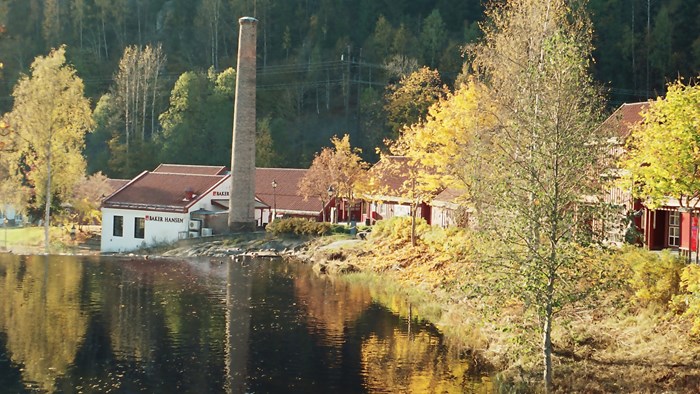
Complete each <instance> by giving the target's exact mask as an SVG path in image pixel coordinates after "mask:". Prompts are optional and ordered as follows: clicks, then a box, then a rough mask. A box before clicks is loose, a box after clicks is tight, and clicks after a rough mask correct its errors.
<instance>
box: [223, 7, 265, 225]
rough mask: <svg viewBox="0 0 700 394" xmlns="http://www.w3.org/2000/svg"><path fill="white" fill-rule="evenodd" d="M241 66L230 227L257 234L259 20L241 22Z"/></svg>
mask: <svg viewBox="0 0 700 394" xmlns="http://www.w3.org/2000/svg"><path fill="white" fill-rule="evenodd" d="M238 23H239V24H240V32H239V35H238V66H237V69H236V101H235V104H234V109H233V145H232V148H231V193H229V212H228V227H229V230H230V231H232V232H241V231H254V230H255V225H256V220H255V123H256V115H255V88H256V83H255V79H256V74H255V63H256V59H255V57H256V52H257V51H256V25H257V23H258V20H257V19H255V18H251V17H243V18H241V19H239V20H238Z"/></svg>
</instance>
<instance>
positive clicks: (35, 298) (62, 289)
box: [0, 254, 492, 393]
mask: <svg viewBox="0 0 700 394" xmlns="http://www.w3.org/2000/svg"><path fill="white" fill-rule="evenodd" d="M455 353H456V352H454V351H450V349H449V348H448V346H446V344H445V342H444V340H443V338H442V336H441V335H440V334H439V332H437V331H436V330H435V329H434V328H433V327H432V326H430V325H427V324H423V323H420V322H418V321H416V320H412V321H409V320H407V319H405V318H401V317H399V316H398V315H396V314H394V313H392V312H391V311H390V310H388V309H386V308H384V307H382V306H380V304H378V303H377V302H376V301H374V300H373V299H372V296H371V293H370V291H369V290H368V289H366V288H364V287H362V286H351V285H348V284H346V283H344V282H341V281H333V280H330V279H328V278H320V277H317V276H316V275H314V274H313V273H312V272H311V270H310V269H309V267H308V266H306V265H303V264H294V263H285V262H282V261H280V260H278V261H270V260H252V261H247V262H244V263H240V262H231V261H229V260H213V259H208V258H207V259H187V260H179V259H178V260H175V259H173V260H132V259H128V258H106V257H74V256H11V255H4V254H0V393H37V392H39V393H78V392H82V393H243V392H247V393H323V392H333V393H362V392H373V393H402V392H416V393H423V392H439V393H443V392H448V393H451V392H454V393H462V392H476V393H481V392H484V393H486V392H490V391H491V388H492V387H491V384H490V383H489V381H488V378H486V377H483V376H480V374H479V373H478V372H476V371H474V370H473V368H472V367H471V366H470V365H469V362H468V360H466V359H465V358H464V357H461V356H460V355H459V354H455Z"/></svg>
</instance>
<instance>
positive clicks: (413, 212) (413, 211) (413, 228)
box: [411, 204, 418, 246]
mask: <svg viewBox="0 0 700 394" xmlns="http://www.w3.org/2000/svg"><path fill="white" fill-rule="evenodd" d="M417 210H418V207H417V204H411V246H416V211H417Z"/></svg>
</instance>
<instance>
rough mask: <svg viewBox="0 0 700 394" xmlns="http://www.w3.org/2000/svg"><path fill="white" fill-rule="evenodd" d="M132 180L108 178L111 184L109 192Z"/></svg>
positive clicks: (108, 183) (108, 182)
mask: <svg viewBox="0 0 700 394" xmlns="http://www.w3.org/2000/svg"><path fill="white" fill-rule="evenodd" d="M130 181H131V180H130V179H112V178H107V185H108V186H109V194H112V193H114V192H116V191H117V190H119V189H121V188H122V187H124V186H126V185H127V184H128V183H129V182H130Z"/></svg>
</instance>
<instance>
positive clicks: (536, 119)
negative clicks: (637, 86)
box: [470, 0, 607, 392]
mask: <svg viewBox="0 0 700 394" xmlns="http://www.w3.org/2000/svg"><path fill="white" fill-rule="evenodd" d="M585 6H586V1H585V0H583V1H568V0H546V1H541V0H513V1H509V2H507V3H505V4H504V3H500V2H493V3H491V5H490V6H489V7H488V9H487V12H486V14H487V17H488V22H487V23H485V24H484V25H483V30H484V38H483V39H482V41H481V42H480V43H479V44H477V45H476V46H474V47H473V48H472V50H471V52H470V55H471V56H473V58H474V59H475V60H474V64H473V69H474V70H477V73H478V74H477V75H478V78H479V80H481V81H483V83H484V84H485V85H486V86H487V89H488V96H489V97H490V101H491V103H492V104H493V111H494V115H495V119H497V123H496V125H495V127H493V128H492V129H487V130H484V132H486V136H487V138H485V140H488V141H489V145H490V146H487V147H488V149H489V151H490V152H492V154H490V155H489V160H488V162H486V163H484V164H485V165H486V167H484V168H483V169H482V171H480V172H479V173H478V174H477V176H478V177H477V178H476V179H475V180H474V181H475V182H479V183H481V182H483V186H481V187H478V188H477V190H478V191H479V194H475V195H473V198H475V199H477V200H478V201H479V204H480V206H481V212H480V213H479V218H478V221H479V226H480V234H481V235H482V236H484V238H483V243H482V244H486V243H489V242H490V241H494V242H495V243H496V244H497V245H498V247H497V248H496V250H494V249H493V248H483V249H482V250H480V254H481V255H482V256H483V257H484V261H487V262H496V263H495V264H496V265H497V266H498V267H500V269H495V267H494V271H495V272H500V273H503V278H502V280H501V281H499V282H498V283H493V284H491V285H493V291H498V290H501V289H502V290H503V291H504V293H503V294H504V295H506V296H508V297H516V298H519V299H520V300H521V303H522V305H523V306H524V308H525V310H526V311H528V312H531V313H534V317H535V318H536V322H537V323H538V324H537V326H538V328H539V330H540V331H539V333H540V334H541V355H542V367H543V381H544V387H545V390H546V391H547V392H549V391H550V390H551V388H552V326H553V324H554V317H555V314H556V313H557V311H559V310H560V308H562V307H563V306H565V305H567V304H569V303H571V302H573V301H575V300H578V299H580V297H583V296H585V294H586V292H587V290H586V289H587V287H588V286H587V285H586V286H584V285H583V284H585V283H586V282H587V281H591V282H594V279H595V277H596V276H595V272H593V271H592V270H590V269H589V268H590V267H587V266H586V263H584V261H585V260H584V258H583V256H582V255H581V253H582V250H583V249H582V248H581V247H579V246H578V245H577V232H576V229H577V228H580V227H582V226H585V225H586V224H585V221H584V220H585V219H584V218H583V217H582V215H578V214H577V209H576V207H577V206H581V200H582V198H583V196H595V195H597V194H599V190H600V188H599V179H600V175H601V173H602V171H603V169H604V168H605V163H604V160H603V158H604V155H605V153H606V152H607V148H606V147H605V144H604V143H603V142H604V141H606V139H605V136H603V135H599V134H601V133H603V132H604V130H601V129H600V128H598V127H596V126H597V124H598V121H599V119H600V113H601V108H602V100H601V97H600V95H599V93H598V89H597V88H596V86H595V84H594V83H593V81H592V78H591V76H590V66H591V60H590V59H591V56H590V55H591V50H592V46H591V36H592V29H591V24H590V20H589V18H588V15H587V12H586V8H585ZM472 192H473V191H472Z"/></svg>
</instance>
